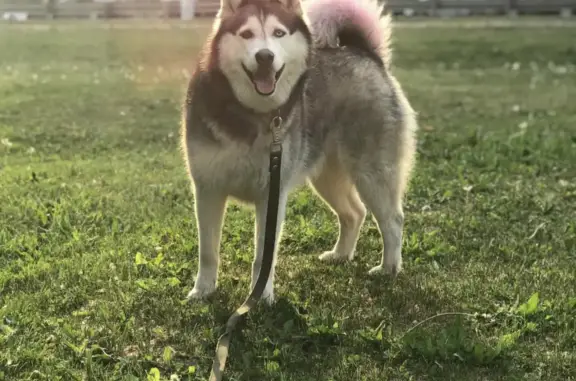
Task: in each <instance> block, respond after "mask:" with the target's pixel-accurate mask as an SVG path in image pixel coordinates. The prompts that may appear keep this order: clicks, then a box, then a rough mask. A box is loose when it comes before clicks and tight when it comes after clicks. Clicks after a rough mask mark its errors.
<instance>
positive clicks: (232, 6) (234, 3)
mask: <svg viewBox="0 0 576 381" xmlns="http://www.w3.org/2000/svg"><path fill="white" fill-rule="evenodd" d="M241 2H242V0H220V10H218V17H219V18H222V17H228V16H231V15H232V14H234V12H236V9H238V7H239V6H240V3H241Z"/></svg>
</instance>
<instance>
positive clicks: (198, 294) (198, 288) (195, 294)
mask: <svg viewBox="0 0 576 381" xmlns="http://www.w3.org/2000/svg"><path fill="white" fill-rule="evenodd" d="M214 291H216V286H215V285H214V286H202V285H198V284H197V285H194V288H193V289H192V291H190V292H189V293H188V296H187V297H186V299H188V300H189V301H193V300H203V299H206V298H207V297H209V296H210V295H212V294H213V293H214Z"/></svg>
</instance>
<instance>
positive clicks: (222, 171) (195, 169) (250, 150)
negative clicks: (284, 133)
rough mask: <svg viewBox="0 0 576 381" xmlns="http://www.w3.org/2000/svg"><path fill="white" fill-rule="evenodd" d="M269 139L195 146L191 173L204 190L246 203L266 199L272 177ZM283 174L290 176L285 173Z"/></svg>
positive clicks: (192, 151)
mask: <svg viewBox="0 0 576 381" xmlns="http://www.w3.org/2000/svg"><path fill="white" fill-rule="evenodd" d="M267 140H268V139H265V138H263V137H258V138H257V139H256V141H255V142H254V143H253V144H252V145H247V144H245V143H240V142H234V141H227V142H226V143H224V145H222V146H218V145H201V144H198V145H196V144H194V143H192V144H191V147H190V150H189V155H190V157H189V159H190V172H191V174H192V176H193V178H194V179H195V181H197V182H199V183H201V184H203V186H204V187H206V186H208V187H209V188H213V189H214V190H215V191H218V192H224V193H225V194H227V195H229V196H232V197H234V198H237V199H240V200H242V201H246V202H255V201H257V200H262V199H263V198H265V197H266V192H267V187H268V180H269V176H270V174H269V158H270V145H269V142H268V141H267ZM283 169H285V165H284V166H283ZM283 174H286V175H287V173H286V172H285V171H283Z"/></svg>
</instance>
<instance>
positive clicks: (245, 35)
mask: <svg viewBox="0 0 576 381" xmlns="http://www.w3.org/2000/svg"><path fill="white" fill-rule="evenodd" d="M240 37H242V38H244V39H246V40H248V39H251V38H252V37H254V33H252V32H251V31H249V30H245V31H244V32H242V33H240Z"/></svg>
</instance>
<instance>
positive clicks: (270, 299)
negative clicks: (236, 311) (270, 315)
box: [262, 290, 274, 306]
mask: <svg viewBox="0 0 576 381" xmlns="http://www.w3.org/2000/svg"><path fill="white" fill-rule="evenodd" d="M262 301H263V302H264V303H266V304H267V305H269V306H271V305H273V304H274V291H272V290H264V292H263V293H262Z"/></svg>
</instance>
